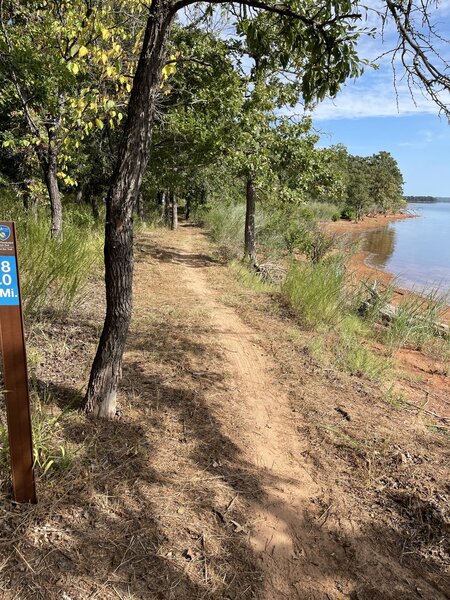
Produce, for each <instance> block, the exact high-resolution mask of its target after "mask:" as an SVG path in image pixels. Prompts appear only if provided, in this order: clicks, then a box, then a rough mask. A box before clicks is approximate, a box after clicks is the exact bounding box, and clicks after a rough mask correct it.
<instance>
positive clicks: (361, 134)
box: [313, 0, 450, 197]
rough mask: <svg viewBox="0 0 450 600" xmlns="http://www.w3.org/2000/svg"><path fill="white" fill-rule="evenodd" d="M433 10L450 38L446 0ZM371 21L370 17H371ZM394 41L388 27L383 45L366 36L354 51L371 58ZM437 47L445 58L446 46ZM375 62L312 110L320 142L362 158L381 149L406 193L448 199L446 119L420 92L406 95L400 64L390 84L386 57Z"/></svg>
mask: <svg viewBox="0 0 450 600" xmlns="http://www.w3.org/2000/svg"><path fill="white" fill-rule="evenodd" d="M372 4H373V3H372ZM433 11H434V12H433V18H434V20H435V21H436V22H437V23H438V26H439V30H440V31H441V32H443V33H444V34H445V35H446V37H447V38H448V37H450V35H449V32H450V1H449V0H443V1H442V2H441V5H440V8H439V9H433ZM370 19H373V20H375V19H376V17H375V15H374V16H373V17H371V18H369V21H370ZM372 24H375V23H370V22H369V25H372ZM395 39H396V35H395V32H394V30H393V29H392V28H388V30H387V31H386V32H385V37H384V43H382V42H381V40H380V38H376V39H372V38H368V37H365V39H363V40H362V41H361V42H360V45H359V54H360V56H362V57H364V58H368V59H370V60H374V59H375V58H376V57H378V56H379V55H380V54H382V53H383V51H386V50H387V49H390V48H392V47H393V45H394V43H395ZM439 49H440V50H441V51H442V53H443V54H444V55H446V56H447V58H449V54H450V48H449V45H448V44H442V47H441V48H439ZM377 64H378V65H379V68H378V69H377V70H374V69H372V68H367V69H366V72H365V73H364V75H362V76H361V77H360V78H359V79H357V80H356V81H350V82H348V83H347V84H346V85H345V86H344V87H343V88H342V89H341V91H340V93H339V94H338V96H337V97H336V99H334V100H325V101H324V102H322V103H321V104H320V105H319V106H318V107H317V108H316V109H315V111H314V112H313V121H314V125H315V127H316V128H317V129H318V130H319V131H320V132H321V142H320V144H319V145H321V146H328V145H332V144H338V143H342V144H345V146H347V148H348V150H349V152H351V153H352V154H358V155H362V156H365V155H370V154H374V153H376V152H379V151H380V150H386V151H388V152H390V153H391V154H392V155H393V156H394V158H395V159H396V160H397V162H398V164H399V166H400V169H401V171H402V173H403V177H404V180H405V187H404V191H405V194H406V195H424V196H425V195H426V196H428V195H431V196H449V197H450V125H449V123H448V121H447V119H446V118H445V117H440V116H439V114H438V112H439V111H438V108H437V107H436V105H435V104H434V103H432V102H431V101H430V100H428V99H427V98H425V97H424V96H423V94H422V93H421V92H420V91H419V90H417V91H416V92H415V93H414V98H412V97H411V92H410V90H409V88H408V85H407V82H406V81H405V80H404V78H403V79H402V77H401V75H402V70H401V68H400V67H399V66H397V69H396V70H397V77H396V81H395V85H394V74H393V69H392V65H391V58H390V57H385V58H383V59H380V60H378V61H377Z"/></svg>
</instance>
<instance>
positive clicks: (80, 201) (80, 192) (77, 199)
mask: <svg viewBox="0 0 450 600" xmlns="http://www.w3.org/2000/svg"><path fill="white" fill-rule="evenodd" d="M84 191H85V190H84V187H83V186H81V185H80V187H79V188H78V189H77V195H76V197H75V202H76V203H77V204H83V200H84Z"/></svg>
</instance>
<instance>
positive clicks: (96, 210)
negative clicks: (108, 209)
mask: <svg viewBox="0 0 450 600" xmlns="http://www.w3.org/2000/svg"><path fill="white" fill-rule="evenodd" d="M91 208H92V216H93V217H94V219H95V220H96V221H98V220H99V219H100V210H99V208H98V198H97V196H96V195H95V194H91Z"/></svg>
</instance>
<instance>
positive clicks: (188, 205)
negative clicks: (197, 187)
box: [184, 197, 191, 221]
mask: <svg viewBox="0 0 450 600" xmlns="http://www.w3.org/2000/svg"><path fill="white" fill-rule="evenodd" d="M184 210H185V213H184V218H185V219H186V221H189V216H190V214H191V199H190V198H189V197H188V198H186V205H185V209H184Z"/></svg>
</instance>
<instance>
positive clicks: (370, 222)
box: [324, 213, 450, 324]
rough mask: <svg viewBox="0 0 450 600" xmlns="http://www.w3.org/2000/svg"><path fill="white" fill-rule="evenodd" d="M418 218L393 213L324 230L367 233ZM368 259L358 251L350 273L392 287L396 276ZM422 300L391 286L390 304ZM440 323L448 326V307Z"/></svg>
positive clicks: (449, 321) (411, 292) (410, 292)
mask: <svg viewBox="0 0 450 600" xmlns="http://www.w3.org/2000/svg"><path fill="white" fill-rule="evenodd" d="M417 217H419V215H411V214H404V213H395V214H391V215H387V216H383V215H377V216H376V217H366V218H365V219H364V220H363V221H360V222H359V223H355V222H353V221H336V222H332V223H324V225H325V227H324V230H325V231H326V232H327V233H332V234H342V235H347V234H351V233H364V232H365V231H369V230H371V229H377V228H379V227H383V226H384V225H387V224H389V223H392V222H394V221H401V220H404V219H414V218H417ZM369 257H370V252H367V251H364V250H360V251H359V252H356V254H354V256H352V258H351V259H350V267H351V269H352V272H353V273H354V274H355V275H356V277H357V278H358V279H360V280H363V279H369V280H372V281H373V280H375V279H376V280H377V281H378V282H379V283H380V284H381V285H383V286H386V287H387V286H388V285H392V284H393V282H394V281H395V278H396V276H395V275H394V274H393V273H390V272H389V271H384V270H383V269H379V268H377V267H374V266H372V265H370V264H368V262H367V261H368V259H369ZM408 297H409V298H423V296H421V295H420V294H418V293H416V292H413V291H412V290H409V289H408V288H403V287H401V286H398V285H393V296H392V304H394V305H398V304H399V303H400V302H401V301H402V300H403V299H407V298H408ZM442 322H443V323H445V324H450V306H449V307H448V308H447V309H445V310H444V311H443V314H442Z"/></svg>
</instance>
